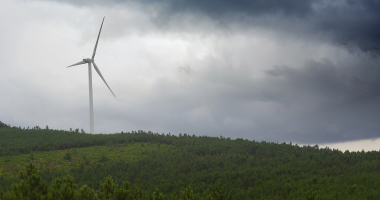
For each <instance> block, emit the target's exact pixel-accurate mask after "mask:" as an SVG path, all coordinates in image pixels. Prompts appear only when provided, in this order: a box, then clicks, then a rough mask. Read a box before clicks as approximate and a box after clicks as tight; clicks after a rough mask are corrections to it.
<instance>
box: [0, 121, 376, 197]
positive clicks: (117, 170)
mask: <svg viewBox="0 0 380 200" xmlns="http://www.w3.org/2000/svg"><path fill="white" fill-rule="evenodd" d="M0 138H2V139H1V140H0V152H1V157H0V166H1V167H0V183H1V186H2V187H3V189H6V190H9V189H10V185H11V184H12V182H18V178H17V177H16V174H17V173H18V172H19V171H22V170H24V168H25V167H24V166H25V165H27V164H28V163H30V162H32V163H34V164H35V166H36V167H37V168H38V169H39V170H40V171H41V178H42V180H43V181H44V182H46V183H47V184H48V185H50V184H51V183H52V181H53V180H54V179H55V178H56V177H60V178H63V177H65V176H67V175H71V176H72V177H74V180H75V183H77V184H78V186H79V187H82V186H83V185H87V186H89V187H91V188H93V189H95V190H98V189H100V185H99V182H100V181H101V180H104V178H105V177H107V176H109V175H110V176H112V178H113V180H115V181H116V182H117V183H118V184H119V185H123V182H124V181H125V179H126V178H127V179H128V181H129V183H130V184H132V185H133V186H136V187H138V188H140V189H141V190H142V191H143V194H150V193H152V192H154V191H155V190H156V188H158V189H159V191H160V192H162V193H163V194H164V195H166V197H169V196H176V197H180V195H181V191H185V190H186V188H187V187H190V188H191V190H192V191H193V192H194V194H199V195H200V197H202V195H203V194H204V193H205V191H207V190H209V191H213V189H215V188H216V187H217V186H218V184H219V181H220V180H221V181H222V183H223V184H225V188H226V189H227V190H228V191H229V192H230V194H231V195H232V199H261V198H269V199H305V198H315V199H316V198H322V199H368V198H369V199H370V198H373V199H379V197H380V193H379V191H380V190H379V186H380V173H379V171H380V153H379V152H378V151H372V152H364V151H362V152H348V151H346V152H341V151H338V150H334V149H333V150H332V149H329V148H319V147H318V146H317V145H315V146H313V147H312V146H303V147H300V146H298V145H293V144H286V143H281V144H277V143H273V142H265V141H262V142H256V141H248V140H243V139H236V140H231V139H229V138H224V137H208V136H199V137H197V136H194V135H193V136H190V135H187V134H183V135H182V134H180V135H179V136H174V135H170V134H157V133H152V132H144V131H137V132H132V133H117V134H110V135H108V134H102V135H89V134H85V133H79V132H75V131H74V132H69V131H58V130H48V129H39V128H34V129H29V130H26V129H25V130H24V129H20V128H15V127H14V128H10V127H3V128H0Z"/></svg>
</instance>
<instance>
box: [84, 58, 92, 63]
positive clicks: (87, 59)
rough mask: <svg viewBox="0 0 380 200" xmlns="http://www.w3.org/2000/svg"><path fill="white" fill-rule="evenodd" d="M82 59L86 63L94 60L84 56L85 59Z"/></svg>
mask: <svg viewBox="0 0 380 200" xmlns="http://www.w3.org/2000/svg"><path fill="white" fill-rule="evenodd" d="M83 61H84V62H86V63H92V62H93V61H94V60H93V59H90V58H85V59H83Z"/></svg>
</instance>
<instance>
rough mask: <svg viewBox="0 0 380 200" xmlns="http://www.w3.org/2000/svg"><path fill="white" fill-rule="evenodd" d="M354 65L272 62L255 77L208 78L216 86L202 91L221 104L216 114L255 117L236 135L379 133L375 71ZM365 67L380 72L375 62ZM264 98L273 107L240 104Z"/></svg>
mask: <svg viewBox="0 0 380 200" xmlns="http://www.w3.org/2000/svg"><path fill="white" fill-rule="evenodd" d="M361 67H364V66H361ZM350 68H351V69H350ZM357 71H358V69H357V67H356V66H353V67H351V66H343V67H342V66H336V65H334V64H333V63H332V62H330V61H329V60H325V61H321V62H317V61H308V62H306V63H305V64H304V66H303V67H302V68H299V69H297V68H293V67H289V66H275V67H273V68H272V69H270V70H267V71H266V72H265V74H266V76H265V77H263V78H260V79H251V78H249V77H244V76H243V77H242V76H240V77H238V76H234V77H235V78H234V80H228V79H227V80H226V78H224V77H219V78H215V79H213V80H207V81H211V82H214V85H217V83H219V84H220V87H219V90H217V89H215V88H213V91H207V92H206V91H204V95H203V96H206V98H208V99H210V104H209V107H210V108H213V107H216V109H215V110H217V108H223V109H220V110H218V111H215V112H216V113H217V114H216V115H217V116H239V117H241V118H244V117H247V118H251V119H253V120H254V121H255V126H254V127H253V126H249V127H248V129H247V130H245V131H242V132H241V133H240V134H241V135H239V133H235V137H243V138H251V139H256V140H261V139H262V140H270V141H276V140H278V141H293V142H301V143H310V142H312V143H326V142H341V141H353V140H358V139H372V138H378V137H380V133H379V132H378V130H379V129H380V125H378V121H379V120H380V116H379V115H378V113H380V81H379V80H380V77H379V75H377V77H378V78H375V79H373V78H368V77H366V76H365V75H363V74H356V72H357ZM368 71H370V73H374V74H379V72H380V70H379V69H378V68H371V69H368ZM209 76H212V75H209ZM214 77H215V76H214ZM202 84H203V85H211V84H204V83H202ZM229 88H232V89H229ZM204 90H205V89H204ZM210 93H211V94H210ZM215 98H216V99H218V101H216V99H215ZM221 99H222V100H221ZM211 102H213V103H211ZM214 102H216V103H214ZM263 102H264V103H267V104H270V105H272V106H271V107H272V108H275V109H274V111H273V112H271V111H270V110H265V109H262V110H261V112H259V113H257V112H256V113H254V112H255V111H253V110H250V109H248V108H249V107H248V106H245V105H249V104H252V105H255V104H257V106H258V107H260V105H261V104H262V103H263ZM237 103H238V104H237ZM215 104H216V105H215ZM264 112H265V113H264ZM268 113H270V114H268ZM257 116H259V117H258V118H257ZM217 120H218V119H217ZM221 132H223V131H221ZM244 132H245V133H249V134H250V135H251V136H249V135H244ZM256 133H260V134H259V135H256Z"/></svg>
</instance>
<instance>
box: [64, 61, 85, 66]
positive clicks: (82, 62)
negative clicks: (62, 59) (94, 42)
mask: <svg viewBox="0 0 380 200" xmlns="http://www.w3.org/2000/svg"><path fill="white" fill-rule="evenodd" d="M81 64H86V62H84V61H83V60H82V61H80V62H79V63H75V64H73V65H70V66H68V67H72V66H75V65H81Z"/></svg>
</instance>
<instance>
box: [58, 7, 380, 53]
mask: <svg viewBox="0 0 380 200" xmlns="http://www.w3.org/2000/svg"><path fill="white" fill-rule="evenodd" d="M57 1H58V2H66V3H71V4H74V5H78V6H88V5H89V6H93V5H98V6H115V5H121V6H123V5H124V6H126V7H127V6H129V5H131V4H134V5H141V6H140V9H146V7H149V8H150V9H155V10H156V11H157V12H156V13H155V14H153V15H152V13H151V11H147V12H146V13H147V14H149V15H152V16H151V21H152V22H153V23H155V24H156V25H157V28H160V29H165V28H169V29H170V28H173V27H171V26H173V25H174V26H176V27H177V28H178V27H180V29H182V30H188V29H189V27H188V26H187V27H186V26H183V21H187V22H186V23H191V25H192V26H195V27H197V28H198V29H199V28H206V29H207V26H205V27H204V26H199V23H201V21H204V20H206V19H205V18H202V17H201V18H199V17H200V16H204V17H208V18H210V19H212V20H213V21H214V23H215V24H217V25H218V26H220V27H223V28H226V29H232V30H233V29H235V28H236V27H234V26H231V24H236V23H238V24H239V23H240V24H242V27H245V28H246V27H253V26H256V27H257V26H262V27H265V28H269V29H273V30H278V31H282V32H287V33H289V34H290V35H295V36H296V37H306V38H308V37H310V36H312V37H322V38H324V39H327V40H331V41H333V42H335V43H336V44H339V45H345V46H347V47H350V45H356V46H359V47H360V48H361V49H362V50H363V51H367V52H371V53H373V54H374V55H377V54H378V53H379V52H380V34H379V33H380V2H379V1H376V0H364V1H353V0H342V1H333V0H292V1H277V0H270V1H264V0H239V1H234V0H210V1H203V0H194V1H186V0H158V1H157V0H155V1H153V0H143V1H138V2H135V1H130V0H111V1H106V0H104V1H103V0H97V1H88V0H81V1H71V0H57ZM189 15H190V16H198V18H197V19H191V20H192V22H189V17H188V16H189ZM186 16H187V17H186ZM178 20H180V21H182V22H177V23H173V21H178ZM181 24H182V26H178V25H181ZM198 31H199V30H198Z"/></svg>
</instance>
